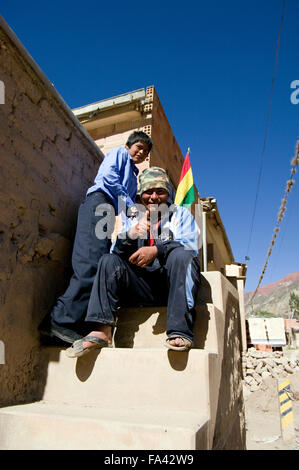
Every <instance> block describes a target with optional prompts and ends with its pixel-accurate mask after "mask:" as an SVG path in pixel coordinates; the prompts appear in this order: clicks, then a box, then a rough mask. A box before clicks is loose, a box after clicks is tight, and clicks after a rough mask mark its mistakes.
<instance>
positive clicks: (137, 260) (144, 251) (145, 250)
mask: <svg viewBox="0 0 299 470" xmlns="http://www.w3.org/2000/svg"><path fill="white" fill-rule="evenodd" d="M157 254H158V248H157V247H156V246H143V247H142V248H139V250H137V251H135V253H133V254H132V255H131V256H130V258H129V261H130V263H132V264H135V265H136V266H139V267H140V268H145V267H146V266H148V265H149V264H151V263H152V262H153V261H154V259H155V258H156V256H157Z"/></svg>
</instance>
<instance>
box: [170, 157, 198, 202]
mask: <svg viewBox="0 0 299 470" xmlns="http://www.w3.org/2000/svg"><path fill="white" fill-rule="evenodd" d="M189 153H190V149H188V152H187V155H186V158H185V161H184V165H183V169H182V172H181V177H180V181H179V185H178V189H177V192H176V196H175V201H174V203H175V204H176V205H177V206H183V205H190V206H191V204H192V203H193V202H194V201H195V192H194V182H193V175H192V169H191V165H190V158H189Z"/></svg>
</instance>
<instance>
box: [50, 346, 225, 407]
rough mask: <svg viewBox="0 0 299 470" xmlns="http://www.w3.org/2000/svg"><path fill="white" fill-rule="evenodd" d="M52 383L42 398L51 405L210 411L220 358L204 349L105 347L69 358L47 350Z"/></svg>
mask: <svg viewBox="0 0 299 470" xmlns="http://www.w3.org/2000/svg"><path fill="white" fill-rule="evenodd" d="M42 355H43V359H44V361H45V362H46V363H44V368H46V367H47V371H48V372H47V381H46V385H45V388H44V393H43V395H42V396H41V397H42V399H43V400H46V401H48V402H52V403H57V404H59V403H66V404H68V403H69V404H73V405H89V406H100V407H102V408H105V407H107V408H109V409H110V408H115V409H116V408H117V409H126V408H128V407H134V408H138V407H140V408H143V407H144V406H145V405H146V407H147V408H149V409H150V408H153V409H155V408H157V409H164V408H165V407H166V408H167V409H168V410H169V411H170V412H171V411H176V410H178V409H179V410H183V411H198V410H208V409H209V401H210V397H209V393H210V390H209V382H210V376H211V375H213V374H214V373H215V370H216V368H217V363H218V362H219V360H218V356H217V354H213V353H210V352H207V351H204V350H200V349H191V350H190V351H189V352H177V351H169V350H167V349H166V348H164V349H143V348H136V349H127V348H104V349H102V350H100V351H91V352H90V353H89V354H88V355H86V356H83V357H81V358H78V359H70V358H68V357H67V356H66V355H65V351H64V350H61V349H58V348H44V349H43V351H42Z"/></svg>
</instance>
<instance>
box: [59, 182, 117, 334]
mask: <svg viewBox="0 0 299 470" xmlns="http://www.w3.org/2000/svg"><path fill="white" fill-rule="evenodd" d="M103 204H105V206H102V205H103ZM101 207H102V208H105V207H106V208H110V210H107V211H105V212H103V210H101ZM97 208H98V210H96V209H97ZM101 221H102V222H106V221H108V222H107V223H105V224H104V227H101ZM114 222H115V212H114V208H113V206H112V205H111V201H110V199H109V197H108V196H106V195H105V194H104V193H102V192H99V191H97V192H94V193H91V194H90V195H88V196H87V197H86V199H85V200H84V201H83V203H82V204H81V206H80V208H79V212H78V221H77V230H76V235H75V241H74V247H73V253H72V268H73V275H72V277H71V279H70V282H69V286H68V288H67V289H66V291H65V293H64V294H63V295H62V296H60V297H59V298H58V300H57V304H56V305H55V307H54V308H53V310H52V312H51V317H52V319H53V320H54V321H55V322H56V323H59V324H68V325H69V327H70V328H72V326H73V325H74V324H75V323H79V324H80V322H81V321H82V320H83V321H84V320H85V316H86V312H87V307H88V302H89V298H90V293H91V290H92V285H93V282H94V279H95V275H96V272H97V267H98V262H99V259H100V258H101V256H103V255H104V254H106V253H108V252H109V250H110V247H111V234H112V232H113V229H114ZM98 223H100V225H98V226H100V228H104V231H105V233H106V236H105V234H104V237H103V236H102V238H99V237H98V235H97V234H96V228H97V227H98V226H97V224H98ZM100 232H101V231H100Z"/></svg>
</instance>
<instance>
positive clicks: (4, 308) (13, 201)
mask: <svg viewBox="0 0 299 470" xmlns="http://www.w3.org/2000/svg"><path fill="white" fill-rule="evenodd" d="M0 80H1V81H2V83H4V85H5V103H4V104H0V159H1V169H0V187H1V193H0V253H1V255H0V307H1V314H0V340H1V341H2V342H3V344H4V347H5V364H0V403H1V404H3V403H8V404H11V403H19V402H22V401H25V400H30V399H31V398H32V397H36V396H37V395H38V394H39V393H40V389H41V388H42V382H43V380H44V379H45V377H44V375H45V374H46V371H45V370H43V371H41V370H40V369H39V367H40V364H39V360H38V359H39V336H38V331H37V327H38V325H39V323H40V321H41V319H42V318H43V317H44V315H45V314H46V313H47V312H48V311H49V310H50V309H51V307H52V304H53V303H54V302H55V300H56V297H57V295H58V294H60V293H62V292H63V291H64V288H65V287H66V283H67V281H68V275H69V274H68V271H69V267H70V255H71V249H72V243H73V236H74V233H75V226H76V218H77V210H78V206H79V204H80V202H81V201H82V199H83V198H84V195H85V192H86V190H87V188H88V187H89V186H90V185H91V184H92V181H93V179H94V176H95V174H96V171H97V169H98V166H99V163H100V162H101V160H102V158H103V155H102V153H101V152H100V151H99V149H98V148H97V146H96V145H95V144H94V142H93V140H92V139H91V138H90V136H89V135H88V134H87V133H86V131H85V130H84V129H83V128H82V126H81V125H80V124H79V121H78V120H77V119H76V118H75V117H74V116H73V114H72V112H71V111H70V110H69V108H68V107H67V106H66V105H65V103H64V102H63V100H62V99H61V97H60V96H59V95H58V93H57V92H56V91H55V89H54V87H53V85H52V84H51V83H50V82H49V81H48V80H47V78H46V77H45V76H44V74H43V73H42V72H41V71H40V69H39V68H38V67H37V66H36V64H35V63H34V61H33V60H32V59H31V57H30V56H29V54H28V53H27V52H26V51H25V49H24V48H23V46H22V45H21V44H20V43H19V41H18V40H17V38H16V37H15V36H14V34H13V33H12V32H11V31H10V30H9V28H8V27H7V25H6V23H5V22H4V21H3V20H2V19H1V18H0Z"/></svg>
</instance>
